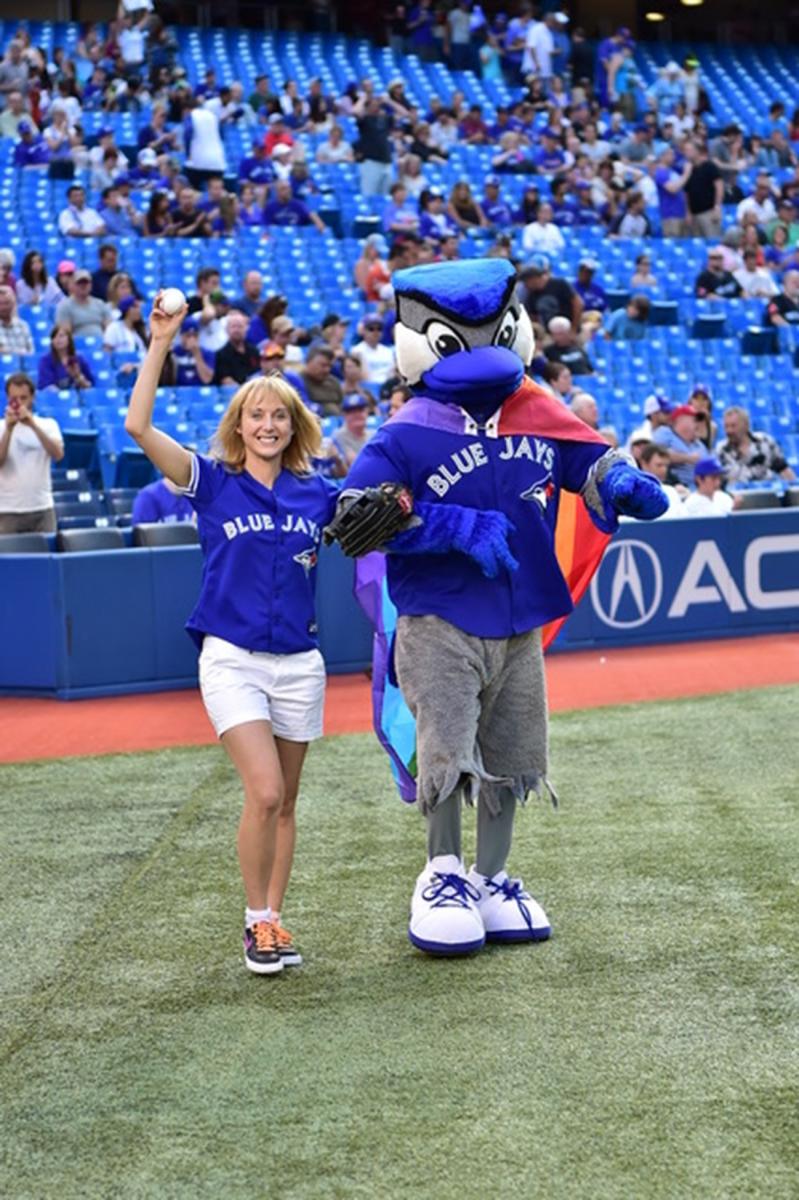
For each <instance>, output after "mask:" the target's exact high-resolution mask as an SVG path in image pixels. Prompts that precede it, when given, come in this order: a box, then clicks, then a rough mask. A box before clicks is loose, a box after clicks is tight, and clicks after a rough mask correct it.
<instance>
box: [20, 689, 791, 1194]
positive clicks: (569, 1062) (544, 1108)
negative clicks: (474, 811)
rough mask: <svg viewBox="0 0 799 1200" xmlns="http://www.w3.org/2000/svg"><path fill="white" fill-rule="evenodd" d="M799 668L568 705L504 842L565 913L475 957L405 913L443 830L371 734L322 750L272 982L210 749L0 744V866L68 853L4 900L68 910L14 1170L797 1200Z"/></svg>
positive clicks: (148, 1183) (231, 787) (43, 1186)
mask: <svg viewBox="0 0 799 1200" xmlns="http://www.w3.org/2000/svg"><path fill="white" fill-rule="evenodd" d="M797 696H799V690H797V689H789V688H782V689H773V690H769V691H764V692H761V693H749V694H743V693H742V694H738V695H731V696H726V697H722V698H717V699H707V700H695V701H684V702H680V703H669V704H663V705H657V706H645V707H642V708H640V709H634V708H626V709H615V710H605V711H602V712H598V711H594V712H590V713H573V714H568V715H563V716H558V717H556V718H555V719H554V720H553V739H552V740H553V748H552V760H553V772H552V774H553V778H554V780H555V783H556V785H557V787H558V790H559V793H560V795H561V798H562V807H561V810H560V811H558V812H553V811H552V810H551V809H549V808H548V807H547V806H546V805H544V804H539V803H536V802H533V803H532V804H531V805H530V807H529V810H528V812H526V813H525V814H523V816H522V817H521V818H520V821H519V825H518V834H517V839H516V845H515V848H514V866H515V867H516V869H519V870H523V871H524V874H525V878H526V879H527V880H528V882H529V883H530V884H531V885H533V886H534V888H535V889H536V890H537V892H538V893H539V895H540V897H541V899H542V900H543V901H544V902H545V904H546V905H547V908H548V910H549V912H550V915H551V916H552V919H553V923H554V927H555V937H554V938H553V940H552V942H551V943H548V944H546V945H542V946H538V947H519V948H513V949H507V948H506V949H498V948H497V949H491V950H489V951H487V952H485V953H483V954H481V955H479V956H476V957H475V958H472V959H469V960H465V961H457V962H434V961H430V960H428V959H425V958H423V957H421V956H418V955H417V954H415V952H413V951H412V950H411V948H410V947H409V945H408V943H407V941H406V939H405V921H406V914H407V904H408V899H409V895H410V890H411V886H412V882H413V879H414V877H415V874H416V872H417V871H418V869H419V867H420V865H421V859H422V857H423V840H424V839H423V826H422V823H421V821H420V818H419V817H418V816H417V814H416V813H415V812H414V811H413V810H411V809H407V808H406V807H404V806H402V805H401V804H400V802H399V801H398V800H396V799H395V797H394V795H393V794H392V791H391V785H390V781H389V775H388V770H387V767H386V764H385V760H384V758H383V756H382V754H381V752H380V751H379V750H378V749H377V748H376V746H375V745H374V743H373V742H372V740H371V739H370V738H368V737H352V738H343V739H335V740H331V741H330V742H327V743H325V744H323V745H321V746H319V747H315V748H314V749H313V751H312V753H311V756H310V759H309V764H308V770H307V774H306V778H305V786H304V793H303V798H302V804H301V840H300V853H299V858H298V866H297V872H296V876H295V881H294V885H293V888H292V893H291V901H290V904H289V906H288V910H287V917H290V918H291V925H292V928H293V929H294V930H295V932H296V934H297V937H298V939H299V941H300V942H301V945H302V949H303V951H304V952H305V954H306V957H307V966H306V967H305V968H303V969H302V970H299V971H294V972H284V975H283V976H282V977H281V978H280V979H277V980H255V979H252V978H250V977H249V976H248V975H247V974H246V973H245V972H244V970H243V967H242V966H241V964H240V952H239V936H240V918H241V897H240V891H239V885H238V883H237V880H236V875H235V860H234V856H233V830H234V827H235V822H236V817H237V812H238V787H237V784H236V781H235V778H234V776H233V775H232V772H231V771H230V769H229V767H228V766H227V765H226V764H225V763H224V760H223V759H222V758H221V757H220V755H219V752H218V751H216V750H214V749H210V750H208V749H203V750H194V751H179V752H176V751H171V752H161V753H156V754H150V755H141V756H125V757H119V758H116V759H114V760H107V759H102V760H101V759H98V760H82V761H78V762H72V763H70V764H68V765H67V764H65V763H59V764H40V765H38V766H32V767H31V766H28V767H25V768H12V769H10V770H8V769H7V770H6V772H5V784H6V786H5V788H4V794H5V795H6V800H5V801H4V804H3V809H4V813H3V820H4V828H6V830H9V831H10V836H11V840H12V843H13V847H14V861H15V862H16V863H17V866H16V869H15V873H14V878H15V879H19V878H24V877H26V863H27V864H28V867H29V871H28V873H27V877H28V878H29V879H30V885H31V890H33V891H37V893H38V887H39V884H40V882H41V880H42V879H43V878H44V874H46V876H47V879H48V881H49V882H48V885H47V887H46V889H45V892H44V895H43V896H42V897H41V902H40V903H39V904H38V905H34V906H33V911H32V912H31V911H29V906H28V903H27V902H24V903H20V901H19V900H18V899H16V900H15V899H13V897H10V896H9V894H8V893H6V898H5V901H4V906H3V907H4V910H5V921H6V928H7V929H8V930H12V931H13V930H18V929H19V928H22V930H23V933H22V934H21V935H18V940H15V941H14V946H15V947H16V946H17V945H18V944H20V942H22V943H23V944H24V945H28V944H30V942H31V941H32V942H34V943H35V944H36V946H37V947H43V948H44V949H45V951H46V947H47V944H48V943H47V936H48V930H49V929H52V928H56V929H58V930H59V931H60V936H59V938H58V939H57V940H58V942H59V944H58V946H57V947H56V958H55V961H56V962H57V963H58V966H57V968H56V969H55V970H53V971H52V972H48V971H47V970H46V968H43V967H40V968H39V969H38V973H36V974H31V973H30V970H29V969H28V968H23V967H20V966H18V967H17V968H16V969H17V979H18V986H17V987H16V988H15V989H14V994H15V996H16V997H17V1000H18V1002H19V1007H18V1016H17V1020H19V1021H21V1022H23V1023H25V1021H26V1015H25V1014H26V1009H27V1011H28V1012H30V1013H31V1014H32V1019H31V1020H30V1021H29V1022H27V1025H26V1030H27V1036H26V1039H25V1040H24V1042H22V1043H21V1044H20V1045H19V1047H18V1049H17V1052H16V1053H15V1055H14V1057H13V1059H12V1060H11V1061H9V1062H7V1063H6V1064H5V1066H4V1068H3V1072H2V1077H0V1088H2V1094H3V1097H4V1101H3V1105H4V1109H5V1111H4V1113H3V1119H2V1126H3V1130H4V1133H3V1135H2V1142H3V1145H4V1147H5V1150H4V1158H3V1164H4V1166H3V1171H4V1175H0V1187H1V1188H2V1191H3V1193H4V1194H7V1195H10V1196H13V1197H15V1198H16V1197H23V1196H28V1195H29V1196H36V1197H38V1198H41V1197H49V1196H59V1197H71V1196H75V1197H77V1196H81V1197H86V1196H88V1197H94V1196H98V1197H100V1196H115V1197H116V1196H136V1197H139V1196H154V1197H155V1196H158V1197H160V1196H167V1197H173V1196H174V1197H184V1196H185V1197H197V1196H222V1197H238V1196H241V1197H245V1196H246V1197H252V1196H256V1197H261V1196H263V1197H270V1198H271V1197H280V1198H281V1200H282V1198H283V1197H286V1198H290V1200H294V1198H303V1200H304V1198H306V1197H307V1198H308V1200H317V1198H323V1200H324V1198H327V1197H347V1198H349V1197H355V1198H360V1197H367V1196H368V1197H378V1198H382V1197H386V1198H388V1200H395V1198H396V1200H406V1198H407V1200H411V1198H414V1200H415V1198H416V1197H427V1196H435V1197H436V1198H437V1200H450V1198H452V1200H454V1198H455V1197H458V1198H459V1200H461V1198H464V1197H465V1198H467V1200H471V1198H472V1197H475V1200H476V1198H477V1197H483V1196H484V1195H485V1194H490V1195H492V1196H494V1197H505V1196H507V1197H510V1196H514V1197H515V1196H518V1195H523V1196H530V1197H542V1198H544V1197H546V1198H549V1197H558V1198H559V1197H564V1198H566V1197H568V1198H571V1197H586V1198H587V1197H598V1198H604V1197H613V1198H615V1197H642V1196H643V1197H675V1196H680V1197H682V1196H690V1197H705V1196H707V1197H724V1196H730V1197H732V1196H758V1197H759V1196H763V1197H766V1196H768V1197H786V1198H787V1197H789V1196H790V1197H793V1196H795V1195H796V1180H797V1170H798V1169H799V1159H798V1155H797V1147H798V1146H799V1122H797V1111H799V1110H798V1109H797V1100H799V1094H797V1093H798V1090H799V1089H797V1084H796V1080H797V1070H796V1068H797V1044H798V1041H797V1033H799V1020H798V1019H797V1015H798V1014H797V995H799V988H797V948H798V947H797V933H796V922H795V917H794V909H795V888H796V873H797V869H796V862H797V850H798V849H799V845H797V843H799V834H798V833H797V828H796V782H797V774H798V772H797V770H796V752H795V751H794V749H793V744H794V739H793V736H792V734H793V729H792V727H793V724H794V720H793V714H794V712H795V708H796V700H797ZM51 772H55V774H51ZM56 783H57V785H58V790H59V795H60V797H61V801H60V807H59V813H60V819H59V820H58V821H57V822H55V823H54V824H53V826H52V828H51V830H50V836H49V839H48V836H47V831H46V828H45V826H46V821H47V812H48V806H49V802H50V799H51V794H52V788H53V786H54V785H55V784H56ZM87 798H90V799H87ZM71 803H72V804H74V805H75V809H76V811H77V813H78V814H81V813H84V816H83V817H80V819H79V820H78V821H77V824H76V827H75V831H74V837H72V835H70V834H69V822H68V821H66V820H65V816H66V814H67V813H68V812H69V808H70V804H71ZM128 809H130V810H131V811H130V814H129V815H127V816H126V815H125V814H126V812H127V810H128ZM466 825H467V828H470V827H471V825H472V822H470V821H469V820H467V822H466ZM112 847H116V850H115V851H112ZM131 850H132V853H133V854H134V858H133V859H130V860H124V861H123V863H119V862H117V861H113V859H111V858H110V857H109V856H111V855H112V853H116V854H124V853H126V852H128V851H131ZM103 855H105V856H106V858H108V859H109V861H108V862H107V863H106V864H105V866H103ZM103 871H105V874H103ZM43 872H44V874H43ZM137 872H138V875H137ZM95 875H97V878H96V879H94V881H93V882H92V883H91V886H90V883H89V882H86V877H87V876H91V877H92V878H93V877H94V876H95ZM63 894H66V895H67V896H68V897H69V903H68V905H67V906H66V908H65V909H62V908H61V907H60V904H59V896H60V895H63ZM84 898H85V900H86V903H87V907H88V908H89V910H90V916H89V917H88V918H85V919H83V920H81V918H82V909H81V902H82V900H83V899H84ZM59 913H61V915H60V916H59ZM98 929H100V930H101V931H102V936H100V937H97V936H95V933H96V930H98ZM6 944H7V945H8V941H6ZM44 961H45V962H46V953H45V956H44ZM26 970H27V972H28V973H27V974H26ZM59 979H61V980H62V981H63V986H61V987H59ZM42 991H44V992H46V994H47V1003H46V1004H45V1005H41V1004H40V1003H39V1002H38V998H39V997H40V996H41V994H42Z"/></svg>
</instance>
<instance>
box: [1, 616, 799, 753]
mask: <svg viewBox="0 0 799 1200" xmlns="http://www.w3.org/2000/svg"><path fill="white" fill-rule="evenodd" d="M547 682H548V691H549V702H550V707H551V709H552V711H553V712H559V711H565V710H569V709H578V708H598V707H601V706H603V705H612V704H634V703H639V702H645V701H655V700H666V699H676V698H679V697H684V696H701V695H710V694H712V693H719V692H729V691H738V690H741V689H746V688H758V687H769V686H774V685H778V684H786V683H799V635H796V634H773V635H770V636H767V637H757V638H729V639H724V640H721V641H718V642H684V643H681V644H675V645H660V646H640V647H629V648H625V649H623V650H608V651H607V652H606V653H604V654H603V653H600V652H598V651H596V650H589V651H584V652H581V653H569V654H555V655H550V656H549V657H548V658H547ZM0 723H2V727H3V730H4V735H5V736H4V738H3V742H2V745H0V762H4V763H9V762H26V761H30V760H33V759H39V758H62V757H65V756H74V755H84V754H115V753H125V752H130V751H138V750H156V749H161V748H163V747H168V746H199V745H206V744H208V743H210V742H213V740H214V738H213V733H212V731H211V727H210V725H209V724H208V719H207V717H206V715H205V711H204V709H203V706H202V702H201V700H200V695H199V692H195V691H181V692H157V693H152V694H149V695H135V696H115V697H110V698H105V699H97V700H75V701H71V702H69V703H66V702H64V701H61V700H44V699H43V700H38V699H20V698H15V697H9V698H7V699H0ZM370 729H371V691H370V685H369V680H368V679H367V678H366V677H365V676H364V675H337V676H333V677H332V678H331V679H330V681H329V687H328V694H327V705H326V713H325V731H326V733H327V734H328V735H330V736H332V735H335V734H342V733H365V732H368V731H369V730H370Z"/></svg>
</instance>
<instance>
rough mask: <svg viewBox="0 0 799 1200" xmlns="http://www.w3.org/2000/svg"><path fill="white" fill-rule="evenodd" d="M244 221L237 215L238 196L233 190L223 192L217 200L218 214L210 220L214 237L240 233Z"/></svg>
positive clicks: (233, 235) (232, 235)
mask: <svg viewBox="0 0 799 1200" xmlns="http://www.w3.org/2000/svg"><path fill="white" fill-rule="evenodd" d="M243 228H244V223H243V221H242V219H241V216H240V215H239V198H238V196H237V195H236V194H235V193H234V192H225V193H224V195H223V196H222V197H221V199H220V201H219V216H218V217H214V219H213V221H212V222H211V231H212V233H213V236H214V237H235V236H236V234H237V233H241V231H242V229H243Z"/></svg>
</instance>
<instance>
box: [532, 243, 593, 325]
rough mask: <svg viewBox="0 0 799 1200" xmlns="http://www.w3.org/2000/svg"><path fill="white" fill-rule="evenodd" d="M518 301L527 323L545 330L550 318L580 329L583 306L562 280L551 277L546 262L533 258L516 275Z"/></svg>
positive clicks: (543, 257)
mask: <svg viewBox="0 0 799 1200" xmlns="http://www.w3.org/2000/svg"><path fill="white" fill-rule="evenodd" d="M518 294H519V299H520V300H521V302H522V304H523V305H524V307H525V308H526V309H527V312H528V314H529V316H530V319H531V320H532V321H534V322H536V323H537V324H539V325H541V326H542V327H543V328H544V329H546V327H547V325H548V324H549V322H550V321H551V320H552V318H553V317H558V316H560V317H568V319H569V320H570V321H571V323H572V327H573V328H574V329H579V327H580V318H581V316H582V314H583V302H582V300H581V299H580V297H579V296H578V295H577V293H576V292H575V290H574V288H573V287H572V286H571V284H570V283H568V282H567V281H566V280H565V279H561V278H559V277H558V276H553V275H552V273H551V271H550V269H549V260H548V259H547V258H546V256H544V255H536V256H535V257H533V258H532V259H531V260H530V261H529V262H528V263H525V264H524V266H523V267H522V268H521V270H520V272H519V289H518Z"/></svg>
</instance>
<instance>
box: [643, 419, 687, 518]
mask: <svg viewBox="0 0 799 1200" xmlns="http://www.w3.org/2000/svg"><path fill="white" fill-rule="evenodd" d="M636 441H638V439H636ZM633 457H634V458H636V461H637V462H638V466H639V467H640V469H641V470H642V471H645V472H646V473H647V475H654V476H655V479H659V480H660V484H661V487H662V488H663V491H664V492H665V493H666V496H667V498H668V501H669V507H668V508H667V509H666V511H665V512H664V513H663V514H662V515H661V516H660V517H659V518H658V520H666V519H667V518H669V517H682V516H683V515H684V510H683V498H684V497H685V496H686V495H687V494H688V489H687V488H686V487H684V486H683V485H682V484H678V485H677V486H675V485H674V484H673V483H668V482H667V480H668V477H669V453H668V450H665V449H664V448H663V446H659V445H658V444H657V442H651V441H650V442H646V441H645V442H643V444H639V445H636V449H635V451H634V452H633Z"/></svg>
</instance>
